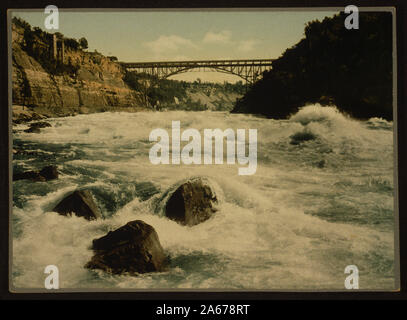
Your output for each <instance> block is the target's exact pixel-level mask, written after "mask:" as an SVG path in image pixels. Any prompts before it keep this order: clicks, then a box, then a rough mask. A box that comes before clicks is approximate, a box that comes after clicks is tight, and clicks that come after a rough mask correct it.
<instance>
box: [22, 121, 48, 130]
mask: <svg viewBox="0 0 407 320" xmlns="http://www.w3.org/2000/svg"><path fill="white" fill-rule="evenodd" d="M46 127H51V124H49V123H48V122H45V121H40V122H34V123H31V124H30V127H29V128H28V129H26V130H24V132H28V133H40V132H41V130H40V128H46Z"/></svg>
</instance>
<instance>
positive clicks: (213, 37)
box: [202, 30, 232, 44]
mask: <svg viewBox="0 0 407 320" xmlns="http://www.w3.org/2000/svg"><path fill="white" fill-rule="evenodd" d="M231 35H232V34H231V32H230V31H228V30H223V31H221V32H218V33H216V32H211V31H209V32H207V33H206V34H205V36H204V38H203V40H202V42H203V43H218V44H219V43H231V40H230V37H231Z"/></svg>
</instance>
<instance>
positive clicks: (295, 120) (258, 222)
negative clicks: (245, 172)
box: [13, 105, 394, 290]
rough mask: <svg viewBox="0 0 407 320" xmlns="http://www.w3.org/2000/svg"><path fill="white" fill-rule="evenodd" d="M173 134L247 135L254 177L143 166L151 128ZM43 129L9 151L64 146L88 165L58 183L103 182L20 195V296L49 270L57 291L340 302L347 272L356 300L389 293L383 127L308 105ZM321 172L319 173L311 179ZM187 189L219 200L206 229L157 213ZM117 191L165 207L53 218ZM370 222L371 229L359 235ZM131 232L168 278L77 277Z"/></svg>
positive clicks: (119, 118) (229, 170) (122, 118)
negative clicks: (135, 224)
mask: <svg viewBox="0 0 407 320" xmlns="http://www.w3.org/2000/svg"><path fill="white" fill-rule="evenodd" d="M172 120H179V121H181V130H185V129H187V128H196V129H198V130H199V131H200V132H203V129H205V128H208V129H215V128H220V129H223V130H224V129H226V128H232V129H234V130H236V129H237V128H245V129H249V128H250V129H257V130H258V144H259V148H258V156H259V163H258V169H257V172H256V174H255V175H253V176H239V175H238V174H237V168H238V165H237V164H236V165H227V164H223V165H189V166H188V165H153V164H151V163H150V162H149V160H148V150H149V148H150V146H151V145H152V143H150V142H149V141H148V135H149V133H150V131H151V130H153V129H154V128H165V129H166V130H168V131H169V132H170V131H171V121H172ZM49 121H50V123H51V124H52V125H53V127H51V128H45V129H41V133H39V134H27V133H24V132H20V131H18V133H17V134H16V137H18V138H19V139H23V140H24V141H27V142H33V143H40V145H41V144H44V146H45V145H46V144H50V143H51V144H58V145H64V144H74V146H75V147H76V148H79V150H82V151H84V152H85V156H84V157H81V158H80V159H75V160H69V159H68V160H66V161H65V162H63V163H60V166H61V168H62V170H63V169H64V167H65V166H68V165H69V167H70V168H71V167H73V168H75V167H77V168H82V169H95V168H97V169H98V170H99V171H101V172H103V173H104V174H103V175H102V176H101V178H100V180H97V181H93V180H92V181H93V182H90V181H89V182H87V183H86V182H85V183H84V182H83V181H82V182H81V184H80V185H79V184H75V183H74V181H76V180H75V179H76V178H77V175H79V176H80V177H81V178H82V179H85V180H86V176H84V174H78V173H75V175H73V176H72V179H73V180H67V181H65V180H64V181H63V183H64V185H63V186H61V185H55V187H58V189H57V190H52V192H49V193H47V194H46V195H45V196H38V195H27V199H26V200H27V202H26V203H25V204H24V207H23V209H21V208H17V207H14V212H13V216H15V217H16V218H17V220H18V222H17V223H16V225H18V228H19V229H21V233H20V234H19V235H16V236H15V238H14V240H13V271H14V277H13V282H14V285H15V286H16V287H19V288H42V287H43V283H44V279H45V276H44V274H43V269H44V268H45V266H46V265H48V264H54V265H57V266H58V267H59V269H60V276H61V279H60V285H61V287H63V288H96V287H97V288H134V289H145V288H194V289H196V288H221V289H222V288H223V289H225V288H226V289H292V290H294V289H343V288H344V279H345V276H346V275H345V274H344V268H345V267H346V265H349V264H355V265H357V266H358V267H359V270H360V275H361V279H360V287H361V288H365V289H374V288H381V289H392V288H394V274H393V263H394V254H393V252H394V251H393V249H394V240H393V229H390V228H387V229H386V228H384V229H383V228H382V222H381V221H382V220H383V221H384V220H386V219H387V220H386V221H388V220H389V219H390V220H391V218H392V217H387V216H386V215H392V214H393V202H392V201H393V195H392V193H391V188H392V186H393V178H392V176H393V172H392V168H393V162H392V161H393V154H392V149H393V145H392V143H393V140H392V139H393V133H392V131H391V130H388V128H389V127H391V125H392V124H391V123H389V122H386V121H385V120H382V119H379V120H378V119H371V120H370V122H363V121H357V120H354V119H350V118H348V117H346V116H344V115H342V114H341V113H339V112H338V111H337V109H336V108H335V107H321V106H318V105H313V106H306V107H304V108H303V109H301V110H300V111H299V112H298V113H297V114H295V115H293V116H292V117H291V118H290V119H289V120H280V121H277V120H270V119H262V118H256V117H253V116H248V115H241V114H239V115H233V114H227V113H223V112H184V111H174V112H165V113H164V112H163V113H158V112H154V113H153V112H140V113H131V114H128V113H101V114H92V115H79V116H76V117H68V118H57V119H49ZM372 126H374V128H372ZM19 128H20V127H17V129H19ZM21 128H22V127H21ZM305 129H307V130H309V131H310V132H312V133H313V134H315V135H316V137H317V138H316V139H315V140H312V141H305V142H303V143H300V144H299V145H292V144H290V137H291V136H292V135H293V134H295V133H297V132H301V131H303V130H305ZM326 150H328V151H326ZM132 152H134V154H135V156H133V155H132ZM321 159H322V160H324V161H325V162H326V164H325V165H324V166H323V167H322V168H321V167H316V166H314V165H313V163H314V162H316V161H321ZM194 176H205V177H206V178H207V179H209V181H211V182H212V184H213V185H215V189H217V190H218V191H217V195H218V194H219V198H220V199H221V201H220V204H219V211H218V212H217V213H216V214H215V215H214V217H213V218H211V219H209V220H208V221H205V222H204V223H202V224H199V225H196V226H193V227H185V226H181V225H179V224H177V223H176V222H174V221H171V220H169V219H167V218H165V217H163V216H162V215H161V214H159V213H157V212H156V211H155V210H154V201H155V200H156V199H158V198H159V197H161V196H162V194H163V192H165V191H166V190H167V189H168V188H170V187H171V186H174V185H176V184H177V183H179V182H180V181H182V180H184V179H189V178H191V177H194ZM113 178H117V179H119V180H120V181H122V183H126V182H127V181H128V182H129V183H131V181H148V182H151V183H152V184H154V185H155V186H157V187H158V189H159V190H161V193H160V194H157V195H155V196H154V197H153V198H151V199H149V200H147V201H141V200H140V199H137V198H136V199H134V200H132V201H130V202H129V203H127V205H125V206H124V207H122V208H121V209H119V210H118V211H117V212H116V213H115V214H114V215H113V216H111V217H110V218H107V219H104V220H99V221H90V222H89V221H87V220H85V219H84V218H78V217H63V216H60V215H58V214H56V213H52V212H49V211H50V210H51V209H52V205H54V204H56V203H57V201H58V200H60V199H61V198H62V197H63V195H65V194H66V193H68V192H70V191H71V190H74V189H75V188H77V187H80V188H84V187H92V188H100V189H103V190H106V189H107V191H109V190H110V191H112V192H113V188H115V186H114V184H112V183H110V182H109V183H108V182H107V180H108V179H113ZM104 179H106V181H105V180H104ZM109 188H112V189H109ZM373 211H374V212H376V211H377V212H376V213H375V215H374V216H372V217H371V216H370V214H371V213H372V212H373ZM386 217H387V218H386ZM372 218H375V219H376V218H377V221H378V223H377V225H371V224H369V221H370V219H372ZM136 219H140V220H143V221H145V222H146V223H148V224H151V225H152V226H153V227H154V228H155V229H156V231H157V233H158V235H159V239H160V241H161V244H162V246H163V247H164V249H165V250H166V252H167V253H168V254H169V255H170V257H171V261H172V262H171V269H170V270H169V271H167V272H163V273H156V274H154V273H152V274H144V275H140V276H138V277H134V276H129V275H121V276H117V275H114V276H112V275H108V274H106V273H104V272H102V271H93V270H87V269H85V268H83V266H84V265H85V264H86V262H87V261H89V259H90V257H91V256H92V251H91V250H90V246H91V243H92V240H93V239H95V238H98V237H101V236H103V235H104V234H106V233H107V231H109V230H114V229H116V228H118V227H120V226H122V225H124V224H125V223H127V222H128V221H131V220H136ZM390 220H389V221H390Z"/></svg>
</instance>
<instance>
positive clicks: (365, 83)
mask: <svg viewBox="0 0 407 320" xmlns="http://www.w3.org/2000/svg"><path fill="white" fill-rule="evenodd" d="M346 17H347V15H346V14H344V13H340V14H338V15H336V16H334V17H332V18H325V19H324V20H323V21H322V22H319V21H313V22H310V23H309V24H308V25H307V26H306V28H305V38H304V39H302V40H301V41H300V42H299V43H297V44H296V45H295V46H293V47H292V48H289V49H287V50H286V51H285V52H284V54H283V55H282V56H281V57H280V58H279V59H277V60H275V61H274V62H273V69H272V70H270V71H269V72H266V73H265V74H264V75H263V79H261V80H259V81H258V82H256V83H255V84H254V85H253V86H252V88H251V89H250V90H249V91H248V92H247V93H246V95H245V96H244V97H243V98H242V99H240V100H239V101H238V102H237V104H236V106H235V108H234V110H233V112H241V113H255V114H263V115H266V116H268V117H271V118H276V119H282V118H287V117H288V116H289V115H290V114H292V113H295V112H296V111H297V110H298V108H300V107H302V106H303V105H305V104H307V103H321V104H328V103H334V104H335V105H336V106H337V107H338V108H339V109H340V110H341V111H344V112H346V113H348V114H350V115H352V116H354V117H356V118H361V119H366V118H370V117H382V118H385V119H387V120H391V119H392V116H393V108H392V106H393V103H392V90H393V89H392V88H393V81H392V79H393V74H392V63H393V60H392V15H391V13H390V12H382V13H377V12H360V13H359V29H352V30H348V29H346V28H345V26H344V20H345V18H346Z"/></svg>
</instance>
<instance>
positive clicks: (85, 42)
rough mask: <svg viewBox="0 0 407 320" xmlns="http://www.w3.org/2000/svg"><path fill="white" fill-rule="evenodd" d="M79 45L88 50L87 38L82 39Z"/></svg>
mask: <svg viewBox="0 0 407 320" xmlns="http://www.w3.org/2000/svg"><path fill="white" fill-rule="evenodd" d="M79 45H80V46H81V48H82V49H87V48H88V40H86V39H85V38H83V37H82V38H80V39H79Z"/></svg>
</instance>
